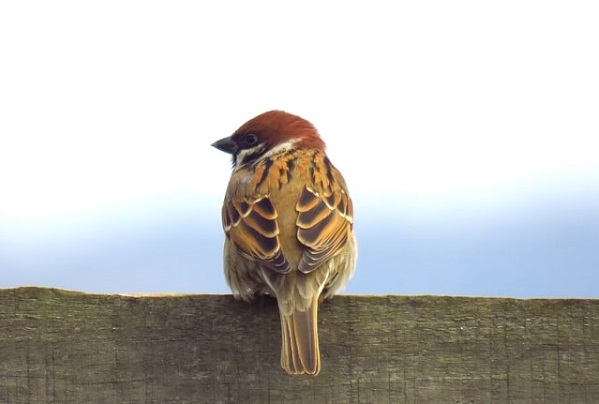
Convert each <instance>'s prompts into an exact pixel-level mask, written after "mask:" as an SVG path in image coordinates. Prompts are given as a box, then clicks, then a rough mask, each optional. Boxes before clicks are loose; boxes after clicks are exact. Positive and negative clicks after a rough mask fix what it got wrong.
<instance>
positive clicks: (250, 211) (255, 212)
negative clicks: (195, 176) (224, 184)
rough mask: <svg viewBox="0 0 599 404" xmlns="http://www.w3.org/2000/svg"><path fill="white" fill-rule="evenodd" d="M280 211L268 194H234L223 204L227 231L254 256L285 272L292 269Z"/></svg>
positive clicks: (240, 246)
mask: <svg viewBox="0 0 599 404" xmlns="http://www.w3.org/2000/svg"><path fill="white" fill-rule="evenodd" d="M277 216H278V215H277V212H276V210H275V208H274V206H273V205H272V202H271V201H270V199H269V198H268V196H266V195H261V196H258V197H256V198H248V197H235V196H234V197H232V198H231V199H230V200H228V201H225V203H224V204H223V211H222V218H223V227H224V229H225V234H226V235H227V237H228V238H229V239H230V240H231V241H232V242H233V243H234V245H235V246H236V247H237V249H238V250H239V251H240V252H241V253H242V254H243V255H245V256H246V257H247V258H249V259H251V260H256V261H260V262H262V263H263V264H264V265H266V266H267V267H269V268H271V269H273V270H275V271H277V272H281V273H286V272H289V271H290V270H291V266H290V265H289V262H288V261H287V259H286V258H285V256H284V255H283V251H282V249H281V244H280V242H279V226H278V224H277V220H276V219H277Z"/></svg>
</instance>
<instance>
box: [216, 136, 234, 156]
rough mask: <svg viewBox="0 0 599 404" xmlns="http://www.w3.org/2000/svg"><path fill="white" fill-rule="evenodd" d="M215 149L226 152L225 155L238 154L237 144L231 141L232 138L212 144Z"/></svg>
mask: <svg viewBox="0 0 599 404" xmlns="http://www.w3.org/2000/svg"><path fill="white" fill-rule="evenodd" d="M211 146H213V147H216V148H217V149H218V150H220V151H224V152H225V153H229V154H235V153H237V143H235V141H233V139H231V137H230V136H229V137H225V138H222V139H221V140H217V141H216V142H214V143H212V145H211Z"/></svg>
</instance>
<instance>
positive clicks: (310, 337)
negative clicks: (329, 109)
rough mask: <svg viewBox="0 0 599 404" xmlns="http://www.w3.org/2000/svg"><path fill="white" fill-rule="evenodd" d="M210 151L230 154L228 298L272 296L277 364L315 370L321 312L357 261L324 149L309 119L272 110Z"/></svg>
mask: <svg viewBox="0 0 599 404" xmlns="http://www.w3.org/2000/svg"><path fill="white" fill-rule="evenodd" d="M212 146H214V147H216V148H217V149H219V150H221V151H224V152H226V153H230V154H231V155H232V164H233V172H232V174H231V179H230V181H229V185H228V187H227V191H226V195H225V199H224V203H223V207H222V224H223V229H224V232H225V244H224V254H223V256H224V272H225V277H226V280H227V283H228V285H229V287H230V288H231V290H232V292H233V295H234V296H235V297H237V298H239V299H243V300H245V301H248V302H249V301H252V300H253V299H254V298H255V297H257V296H259V295H271V296H273V297H275V298H276V300H277V305H278V308H279V314H280V318H281V334H282V346H281V366H282V368H283V369H284V370H285V371H287V373H289V374H307V375H317V374H318V373H319V372H320V349H319V345H318V327H317V315H318V305H319V303H320V302H322V301H323V300H324V299H327V298H330V297H332V296H333V295H334V294H335V293H336V292H338V291H339V290H340V289H341V288H342V287H344V286H345V285H346V284H347V282H348V280H349V278H350V277H351V276H352V274H353V272H354V270H355V266H356V260H357V251H358V250H357V244H356V239H355V236H354V232H353V205H352V200H351V198H350V196H349V193H348V190H347V185H346V184H345V180H344V179H343V176H342V175H341V173H340V172H339V171H338V170H337V169H336V168H335V166H333V164H332V163H331V161H330V160H329V159H328V157H327V155H326V153H325V143H324V141H323V140H322V139H321V137H320V135H319V133H318V131H317V130H316V128H315V127H314V126H313V125H312V124H311V123H310V122H308V121H307V120H305V119H303V118H301V117H299V116H297V115H292V114H290V113H287V112H284V111H277V110H275V111H268V112H265V113H263V114H260V115H258V116H256V117H255V118H253V119H250V120H249V121H247V122H246V123H244V124H243V125H242V126H241V127H240V128H239V129H237V130H236V131H235V132H234V133H233V134H232V135H231V136H229V137H225V138H223V139H221V140H218V141H216V142H215V143H213V144H212Z"/></svg>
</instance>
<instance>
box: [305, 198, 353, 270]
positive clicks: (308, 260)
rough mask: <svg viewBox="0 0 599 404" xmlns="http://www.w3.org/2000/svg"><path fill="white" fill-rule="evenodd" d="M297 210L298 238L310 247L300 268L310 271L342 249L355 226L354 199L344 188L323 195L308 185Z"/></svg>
mask: <svg viewBox="0 0 599 404" xmlns="http://www.w3.org/2000/svg"><path fill="white" fill-rule="evenodd" d="M296 210H297V211H298V212H299V215H298V217H297V226H298V232H297V237H298V240H299V241H300V243H302V244H303V245H304V246H306V247H307V248H306V250H305V251H304V253H303V255H302V258H301V260H300V263H299V266H298V268H299V270H300V271H302V272H304V273H309V272H311V271H313V270H314V269H316V268H318V267H319V266H320V265H322V264H323V263H325V262H326V261H327V260H328V259H330V258H332V257H334V256H336V255H338V254H339V253H340V252H341V250H342V248H343V246H344V245H345V243H346V241H347V238H348V237H349V235H350V232H351V228H352V222H353V206H352V201H351V199H350V197H349V195H348V194H347V193H346V192H345V191H344V190H343V189H337V190H334V191H331V192H330V193H328V194H322V195H321V194H319V193H318V192H316V191H314V190H312V189H310V188H308V187H306V188H304V190H303V191H302V193H301V195H300V198H299V201H298V203H297V206H296Z"/></svg>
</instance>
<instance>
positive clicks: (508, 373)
mask: <svg viewBox="0 0 599 404" xmlns="http://www.w3.org/2000/svg"><path fill="white" fill-rule="evenodd" d="M319 326H320V343H321V350H322V362H323V365H322V371H321V374H320V376H318V377H316V378H312V377H305V376H304V377H291V376H288V375H287V374H285V373H284V372H283V371H282V370H281V368H280V366H279V353H280V345H279V344H280V329H279V316H278V314H277V308H276V304H275V302H274V301H273V300H271V299H265V300H264V301H261V302H258V303H256V304H253V305H248V304H245V303H242V302H238V301H235V300H234V299H233V298H232V297H231V296H228V295H177V296H137V297H136V296H121V295H94V294H84V293H78V292H67V291H62V290H56V289H45V288H18V289H0V403H278V402H285V403H432V402H435V403H495V402H502V403H503V402H506V403H507V402H509V403H552V402H555V403H596V402H598V400H599V300H575V299H559V300H557V299H556V300H553V299H536V300H516V299H496V298H465V297H445V296H338V297H335V298H334V299H333V300H332V301H330V302H326V303H324V304H323V305H322V308H321V310H320V317H319Z"/></svg>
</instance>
